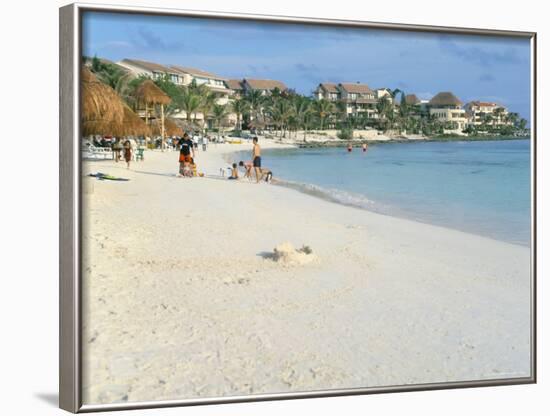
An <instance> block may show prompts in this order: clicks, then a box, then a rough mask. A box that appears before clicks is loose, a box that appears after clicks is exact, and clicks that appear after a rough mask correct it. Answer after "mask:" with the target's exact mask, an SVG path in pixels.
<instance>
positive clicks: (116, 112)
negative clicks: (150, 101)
mask: <svg viewBox="0 0 550 416" xmlns="http://www.w3.org/2000/svg"><path fill="white" fill-rule="evenodd" d="M81 74H82V78H81V79H82V111H81V114H82V134H83V135H85V136H88V135H91V134H101V135H113V136H118V137H123V136H146V135H148V134H150V133H151V131H150V129H149V127H148V126H147V125H146V124H145V123H144V122H143V120H141V118H140V117H139V116H138V115H137V114H136V113H134V112H133V111H132V110H131V109H130V107H128V106H127V105H126V103H124V101H123V100H122V99H121V98H120V97H119V96H118V95H117V93H116V92H115V91H114V90H113V89H112V88H111V87H109V86H108V85H106V84H104V83H102V82H101V81H99V80H98V79H97V77H96V76H95V75H94V74H93V73H92V72H90V71H89V70H88V69H87V68H82V72H81Z"/></svg>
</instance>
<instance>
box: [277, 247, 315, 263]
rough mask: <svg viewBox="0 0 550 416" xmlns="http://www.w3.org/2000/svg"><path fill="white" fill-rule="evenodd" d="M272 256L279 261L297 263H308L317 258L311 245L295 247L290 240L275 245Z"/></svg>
mask: <svg viewBox="0 0 550 416" xmlns="http://www.w3.org/2000/svg"><path fill="white" fill-rule="evenodd" d="M270 257H271V258H272V259H273V261H276V262H277V263H281V264H295V265H302V264H308V263H311V262H312V261H313V260H315V259H316V258H317V257H316V256H315V255H314V254H313V252H312V250H311V248H309V246H302V248H299V249H295V248H294V246H293V245H292V244H291V243H289V242H286V243H282V244H279V245H278V246H277V247H275V248H274V249H273V254H272V255H270Z"/></svg>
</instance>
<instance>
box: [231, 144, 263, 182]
mask: <svg viewBox="0 0 550 416" xmlns="http://www.w3.org/2000/svg"><path fill="white" fill-rule="evenodd" d="M252 145H253V146H252V160H251V161H246V162H245V161H242V160H241V161H240V162H239V163H238V164H237V163H233V164H232V165H231V176H229V177H228V178H227V179H230V180H236V179H239V167H242V168H244V171H245V172H244V177H245V178H246V179H249V180H252V170H254V173H255V176H256V183H259V182H260V181H262V180H265V181H266V182H271V179H272V178H273V172H272V171H271V170H270V169H266V168H262V148H261V147H260V145H259V143H258V138H257V137H254V138H253V139H252Z"/></svg>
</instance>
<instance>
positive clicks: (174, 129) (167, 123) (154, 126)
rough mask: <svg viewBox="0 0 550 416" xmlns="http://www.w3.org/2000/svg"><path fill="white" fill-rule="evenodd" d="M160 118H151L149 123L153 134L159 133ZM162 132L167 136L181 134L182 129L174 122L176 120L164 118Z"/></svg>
mask: <svg viewBox="0 0 550 416" xmlns="http://www.w3.org/2000/svg"><path fill="white" fill-rule="evenodd" d="M160 130H161V125H160V120H158V119H156V120H153V121H152V123H151V131H152V132H153V134H154V135H160V133H161V131H160ZM164 133H165V134H166V135H168V136H183V129H182V128H181V127H180V126H178V125H177V124H176V122H175V121H174V120H172V119H170V118H165V119H164Z"/></svg>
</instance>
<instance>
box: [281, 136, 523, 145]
mask: <svg viewBox="0 0 550 416" xmlns="http://www.w3.org/2000/svg"><path fill="white" fill-rule="evenodd" d="M509 140H531V137H529V136H528V137H484V136H474V137H472V136H468V137H456V136H455V137H444V136H443V137H441V136H433V137H425V138H414V139H407V138H395V139H390V140H377V139H370V140H369V139H354V140H340V139H333V140H327V141H324V142H321V141H315V142H313V141H312V142H305V143H304V142H295V143H293V144H294V145H295V146H297V147H299V148H320V147H347V146H349V145H350V143H351V144H352V145H354V146H356V145H362V144H390V143H417V142H423V143H424V142H488V141H509ZM282 143H287V142H282Z"/></svg>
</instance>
